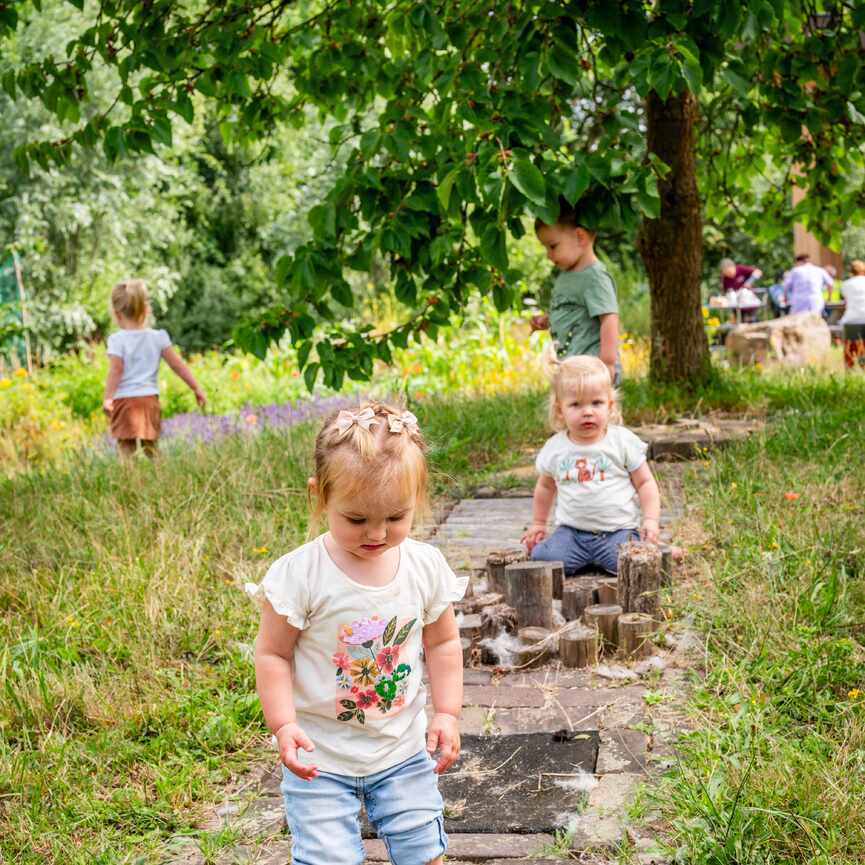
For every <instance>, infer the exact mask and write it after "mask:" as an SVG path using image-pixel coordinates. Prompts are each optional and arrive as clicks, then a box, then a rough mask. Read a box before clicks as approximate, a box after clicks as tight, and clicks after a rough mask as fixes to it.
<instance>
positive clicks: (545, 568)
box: [505, 562, 553, 630]
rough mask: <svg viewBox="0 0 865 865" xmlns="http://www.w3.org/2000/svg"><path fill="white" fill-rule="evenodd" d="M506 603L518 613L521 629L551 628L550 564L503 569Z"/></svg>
mask: <svg viewBox="0 0 865 865" xmlns="http://www.w3.org/2000/svg"><path fill="white" fill-rule="evenodd" d="M505 580H506V582H507V592H506V593H505V598H506V599H507V602H508V603H509V604H510V605H511V606H512V607H513V608H514V609H515V610H516V611H517V622H518V623H519V625H520V627H526V626H527V625H538V626H539V627H541V628H549V629H550V630H552V627H553V571H552V568H551V567H550V563H549V562H513V563H512V564H510V565H505Z"/></svg>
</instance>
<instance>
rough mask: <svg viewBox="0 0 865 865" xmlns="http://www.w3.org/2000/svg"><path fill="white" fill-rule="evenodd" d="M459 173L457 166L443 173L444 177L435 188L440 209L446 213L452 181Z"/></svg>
mask: <svg viewBox="0 0 865 865" xmlns="http://www.w3.org/2000/svg"><path fill="white" fill-rule="evenodd" d="M459 173H460V169H459V168H454V169H452V170H451V171H449V172H448V173H447V175H445V179H444V180H442V182H441V183H440V184H439V185H438V187H437V188H436V195H437V196H438V200H439V202H440V203H441V206H442V210H444V211H445V213H447V210H448V205H449V204H450V200H451V190H452V189H453V185H454V181H455V180H456V179H457V175H458V174H459Z"/></svg>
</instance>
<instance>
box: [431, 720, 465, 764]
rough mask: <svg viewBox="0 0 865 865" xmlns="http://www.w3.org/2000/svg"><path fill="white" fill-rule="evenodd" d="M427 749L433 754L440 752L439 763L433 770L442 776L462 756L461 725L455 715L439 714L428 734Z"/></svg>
mask: <svg viewBox="0 0 865 865" xmlns="http://www.w3.org/2000/svg"><path fill="white" fill-rule="evenodd" d="M426 749H427V751H428V752H429V753H430V754H433V753H434V752H435V750H436V749H438V751H439V758H438V762H437V763H436V765H435V769H434V770H433V771H434V772H435V773H436V774H437V775H440V774H441V773H442V772H444V771H445V769H447V768H448V767H449V766H451V765H452V764H453V762H454V761H455V760H456V758H457V757H459V755H460V725H459V721H457V719H456V718H455V717H454V716H453V715H447V714H445V713H444V712H437V713H436V714H435V715H433V719H432V721H430V723H429V728H428V729H427V733H426Z"/></svg>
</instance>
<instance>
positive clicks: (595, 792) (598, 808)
mask: <svg viewBox="0 0 865 865" xmlns="http://www.w3.org/2000/svg"><path fill="white" fill-rule="evenodd" d="M645 781H646V776H645V775H639V774H637V773H635V772H617V773H613V774H609V775H601V776H600V777H599V778H598V784H597V786H596V787H594V788H593V789H592V790H590V791H589V808H590V809H591V810H592V812H594V813H596V814H599V815H601V816H603V815H605V814H610V813H620V812H621V811H622V809H623V808H624V807H625V806H626V805H628V803H630V802H631V800H632V799H633V798H634V795H635V793H636V790H637V787H638V786H639V785H640V784H642V783H645Z"/></svg>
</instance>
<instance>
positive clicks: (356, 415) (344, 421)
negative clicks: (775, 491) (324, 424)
mask: <svg viewBox="0 0 865 865" xmlns="http://www.w3.org/2000/svg"><path fill="white" fill-rule="evenodd" d="M335 423H336V428H337V430H338V431H339V434H340V436H344V435H345V434H346V433H347V432H348V431H349V430H350V429H351V428H352V427H353V426H354V425H355V424H357V425H358V426H359V427H361V428H363V429H365V430H366V431H367V432H369V430H370V427H372V426H374V425H375V424H377V423H378V421H377V420H376V418H375V412H374V411H373V410H372V409H371V408H370V407H369V406H367V407H366V408H365V409H363V411H359V412H353V411H347V410H346V409H343V410H342V411H341V412H340V413H339V414H338V415H337V416H336V422H335Z"/></svg>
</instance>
